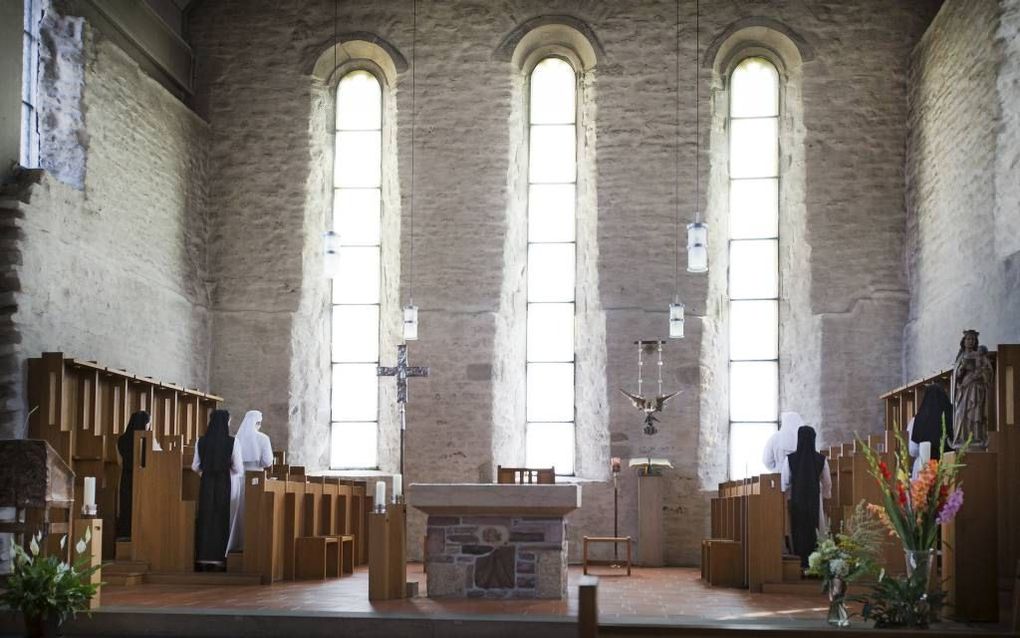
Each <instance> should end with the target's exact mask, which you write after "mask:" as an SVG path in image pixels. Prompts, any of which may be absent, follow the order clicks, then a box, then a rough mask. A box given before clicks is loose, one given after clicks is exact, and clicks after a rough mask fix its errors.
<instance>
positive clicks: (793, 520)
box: [786, 425, 825, 567]
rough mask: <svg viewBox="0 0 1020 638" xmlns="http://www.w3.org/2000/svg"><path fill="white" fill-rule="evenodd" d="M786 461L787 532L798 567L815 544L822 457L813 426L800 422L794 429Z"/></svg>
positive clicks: (823, 465)
mask: <svg viewBox="0 0 1020 638" xmlns="http://www.w3.org/2000/svg"><path fill="white" fill-rule="evenodd" d="M786 458H787V461H788V462H789V464H790V536H791V537H792V541H793V552H794V553H795V554H797V556H800V564H801V567H807V566H808V556H810V555H811V552H813V551H815V548H816V547H817V546H818V515H819V513H820V512H819V508H820V507H821V505H820V496H821V491H822V488H821V485H820V483H819V481H820V479H821V476H822V469H823V468H824V467H825V457H824V456H822V455H821V454H819V453H818V452H816V451H815V430H814V428H812V427H810V426H807V425H804V426H801V427H800V429H798V430H797V451H796V452H794V453H793V454H789V455H787V457H786Z"/></svg>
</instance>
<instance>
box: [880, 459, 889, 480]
mask: <svg viewBox="0 0 1020 638" xmlns="http://www.w3.org/2000/svg"><path fill="white" fill-rule="evenodd" d="M878 470H879V471H880V472H882V477H883V478H884V479H885V480H887V481H888V480H889V479H891V478H892V472H890V471H889V466H888V465H886V464H885V461H881V462H880V463H879V464H878Z"/></svg>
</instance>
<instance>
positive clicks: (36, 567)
mask: <svg viewBox="0 0 1020 638" xmlns="http://www.w3.org/2000/svg"><path fill="white" fill-rule="evenodd" d="M41 541H42V534H36V535H35V536H33V537H32V540H31V542H30V543H29V548H28V551H27V552H26V551H25V549H24V548H23V547H21V546H20V545H17V544H15V545H13V546H12V547H13V554H14V570H13V571H12V572H11V574H10V576H9V577H8V579H7V589H6V590H4V592H3V593H2V594H0V602H2V603H3V604H5V605H6V606H7V607H9V608H11V609H17V610H19V611H21V614H22V616H24V618H25V634H26V635H27V636H45V635H47V631H48V630H50V629H52V628H53V627H54V626H55V627H56V628H57V631H58V632H59V627H60V625H61V624H62V623H63V622H64V621H65V620H67V619H68V618H69V617H73V616H74V615H75V614H76V613H77V612H79V611H84V610H86V609H88V608H89V601H90V600H92V597H93V596H94V595H95V594H96V590H97V588H98V587H97V585H95V584H93V583H92V582H91V576H92V574H93V573H95V571H96V570H97V569H98V566H95V567H90V566H88V558H86V557H85V556H84V554H85V550H86V549H88V546H89V544H90V543H91V542H92V533H91V530H89V529H86V530H85V536H84V537H82V539H81V540H79V541H78V543H77V545H76V546H75V550H76V551H77V553H78V555H79V556H81V558H79V559H78V560H77V561H75V562H74V563H67V562H65V561H63V560H61V559H60V558H58V557H57V556H44V555H42V550H41V548H40V546H39V543H40V542H41ZM66 542H67V536H64V537H63V538H61V539H60V547H61V549H63V548H64V545H65V543H66Z"/></svg>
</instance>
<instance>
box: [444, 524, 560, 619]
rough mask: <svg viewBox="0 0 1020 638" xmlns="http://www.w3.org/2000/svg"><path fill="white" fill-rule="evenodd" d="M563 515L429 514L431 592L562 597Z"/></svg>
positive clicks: (451, 594) (487, 596) (450, 595)
mask: <svg viewBox="0 0 1020 638" xmlns="http://www.w3.org/2000/svg"><path fill="white" fill-rule="evenodd" d="M565 527H566V524H565V523H564V519H562V518H536V517H523V518H508V517H497V516H430V517H429V518H428V526H427V528H426V537H425V544H426V550H425V551H426V555H427V556H428V564H427V572H428V579H429V580H428V589H429V592H428V593H429V597H431V598H444V597H453V598H564V599H565V598H566V597H567V579H566V575H567V571H566V565H564V564H563V562H564V561H565V560H566V556H567V554H566V552H565V549H566V547H565V544H566V542H567V536H566V534H565Z"/></svg>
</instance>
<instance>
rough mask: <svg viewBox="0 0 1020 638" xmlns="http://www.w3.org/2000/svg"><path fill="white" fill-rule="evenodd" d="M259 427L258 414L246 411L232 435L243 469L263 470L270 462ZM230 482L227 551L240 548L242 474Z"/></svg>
mask: <svg viewBox="0 0 1020 638" xmlns="http://www.w3.org/2000/svg"><path fill="white" fill-rule="evenodd" d="M261 427H262V413H261V412H259V411H258V410H249V411H248V412H246V413H245V415H244V419H242V420H241V427H239V428H238V429H237V436H235V437H234V447H239V448H240V449H241V460H242V461H243V463H244V471H245V472H252V471H258V470H263V469H265V468H267V467H271V466H272V465H273V446H272V444H271V443H270V442H269V437H268V436H266V435H265V434H263V433H262V432H259V429H260V428H261ZM231 482H232V483H233V485H231V492H230V521H231V522H230V539H229V540H228V541H227V551H228V552H233V551H238V550H241V549H244V473H241V474H239V475H237V476H232V477H231Z"/></svg>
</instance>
